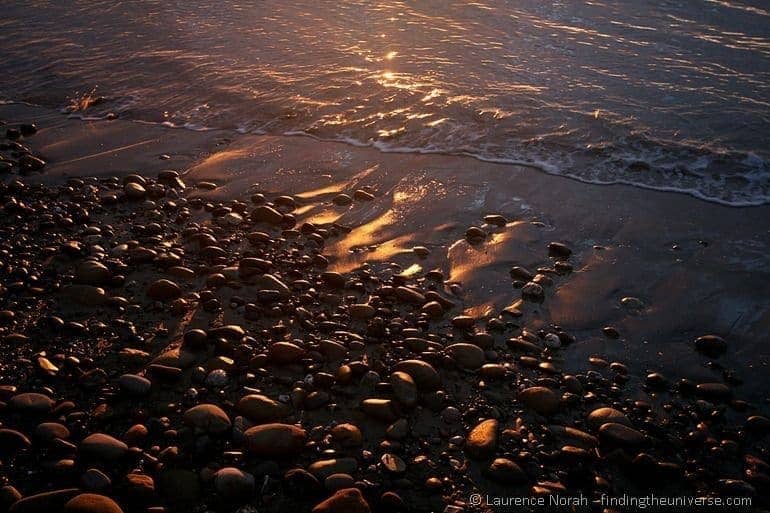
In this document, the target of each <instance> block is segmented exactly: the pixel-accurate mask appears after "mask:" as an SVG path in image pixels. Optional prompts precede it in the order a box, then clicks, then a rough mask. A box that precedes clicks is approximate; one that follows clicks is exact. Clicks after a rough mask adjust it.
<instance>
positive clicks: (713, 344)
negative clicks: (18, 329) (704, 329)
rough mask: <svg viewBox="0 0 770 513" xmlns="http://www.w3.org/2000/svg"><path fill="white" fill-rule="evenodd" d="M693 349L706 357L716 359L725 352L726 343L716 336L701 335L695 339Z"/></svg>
mask: <svg viewBox="0 0 770 513" xmlns="http://www.w3.org/2000/svg"><path fill="white" fill-rule="evenodd" d="M695 349H696V350H698V351H700V352H701V353H703V354H705V355H707V356H711V357H717V356H719V355H721V354H722V353H724V352H725V351H727V342H726V341H725V339H723V338H722V337H720V336H718V335H703V336H700V337H698V338H696V339H695Z"/></svg>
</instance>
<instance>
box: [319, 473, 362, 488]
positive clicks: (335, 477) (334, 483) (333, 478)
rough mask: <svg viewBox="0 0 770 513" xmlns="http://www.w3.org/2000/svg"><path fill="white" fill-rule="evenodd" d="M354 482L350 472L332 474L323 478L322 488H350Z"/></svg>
mask: <svg viewBox="0 0 770 513" xmlns="http://www.w3.org/2000/svg"><path fill="white" fill-rule="evenodd" d="M355 483H356V480H355V479H354V478H353V476H351V475H350V474H332V475H330V476H329V477H327V478H326V479H324V488H326V489H327V490H329V491H330V492H336V491H337V490H342V489H343V488H350V487H352V486H353V485H354V484H355Z"/></svg>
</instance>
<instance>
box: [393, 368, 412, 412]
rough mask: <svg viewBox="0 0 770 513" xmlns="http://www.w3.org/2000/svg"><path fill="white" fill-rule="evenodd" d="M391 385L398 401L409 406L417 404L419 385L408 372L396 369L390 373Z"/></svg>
mask: <svg viewBox="0 0 770 513" xmlns="http://www.w3.org/2000/svg"><path fill="white" fill-rule="evenodd" d="M390 386H391V387H392V388H393V395H394V396H396V399H397V400H398V402H400V403H401V404H403V405H404V406H406V407H407V408H411V407H413V406H414V405H415V404H417V385H416V384H415V382H414V379H412V376H410V375H409V374H407V373H406V372H401V371H395V372H393V373H392V374H391V375H390Z"/></svg>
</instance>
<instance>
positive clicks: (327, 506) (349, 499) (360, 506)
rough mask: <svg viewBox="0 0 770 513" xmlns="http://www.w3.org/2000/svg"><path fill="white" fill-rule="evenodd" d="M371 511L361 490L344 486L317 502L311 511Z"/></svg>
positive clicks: (332, 512) (361, 512) (353, 512)
mask: <svg viewBox="0 0 770 513" xmlns="http://www.w3.org/2000/svg"><path fill="white" fill-rule="evenodd" d="M371 511H372V510H371V508H370V507H369V503H367V502H366V500H365V499H364V496H363V495H362V494H361V490H359V489H358V488H344V489H342V490H338V491H337V492H335V493H334V495H332V496H331V497H329V498H328V499H326V500H325V501H323V502H321V503H319V504H317V505H316V506H315V507H314V508H313V511H312V513H371Z"/></svg>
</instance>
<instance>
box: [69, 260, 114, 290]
mask: <svg viewBox="0 0 770 513" xmlns="http://www.w3.org/2000/svg"><path fill="white" fill-rule="evenodd" d="M111 279H112V271H110V270H109V268H107V266H106V265H104V264H101V263H99V262H94V261H88V262H84V263H83V264H81V265H79V266H78V268H77V269H76V271H75V280H76V281H77V282H78V283H83V284H85V285H106V284H108V283H109V282H110V280H111Z"/></svg>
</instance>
